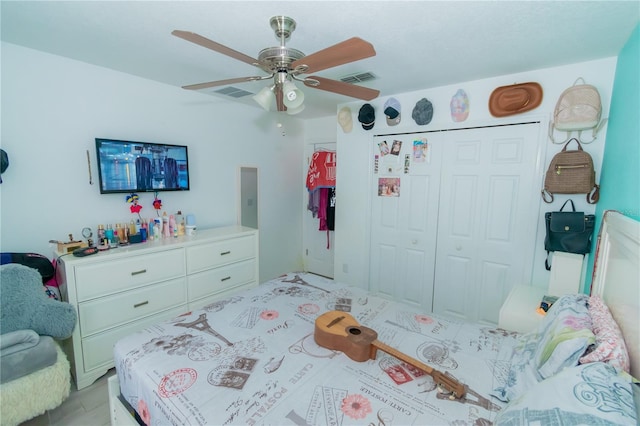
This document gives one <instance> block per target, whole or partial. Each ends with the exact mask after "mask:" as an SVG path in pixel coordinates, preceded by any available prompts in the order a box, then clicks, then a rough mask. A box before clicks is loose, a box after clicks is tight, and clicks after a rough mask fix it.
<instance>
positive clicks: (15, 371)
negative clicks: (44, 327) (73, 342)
mask: <svg viewBox="0 0 640 426" xmlns="http://www.w3.org/2000/svg"><path fill="white" fill-rule="evenodd" d="M34 335H35V337H34ZM0 355H1V362H2V368H1V369H0V383H6V382H9V381H11V380H15V379H18V378H20V377H23V376H26V375H27V374H31V373H33V372H34V371H38V370H40V369H43V368H45V367H49V366H50V365H53V364H55V363H56V361H57V359H58V353H57V352H56V344H55V342H54V340H53V338H52V337H51V336H39V335H38V334H37V333H35V332H34V331H33V330H17V331H14V332H11V333H5V334H2V335H0Z"/></svg>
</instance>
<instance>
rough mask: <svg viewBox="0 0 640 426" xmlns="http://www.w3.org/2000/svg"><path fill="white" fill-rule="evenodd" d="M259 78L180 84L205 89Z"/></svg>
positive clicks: (195, 88)
mask: <svg viewBox="0 0 640 426" xmlns="http://www.w3.org/2000/svg"><path fill="white" fill-rule="evenodd" d="M260 79H261V77H239V78H228V79H226V80H218V81H209V82H208V83H198V84H190V85H188V86H182V88H183V89H187V90H200V89H207V88H209V87H216V86H224V85H226V84H233V83H245V82H247V81H255V80H260Z"/></svg>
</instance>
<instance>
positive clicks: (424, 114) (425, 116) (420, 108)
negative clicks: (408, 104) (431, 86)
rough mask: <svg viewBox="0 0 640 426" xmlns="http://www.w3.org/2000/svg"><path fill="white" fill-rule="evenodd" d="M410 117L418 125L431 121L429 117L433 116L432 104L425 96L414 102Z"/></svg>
mask: <svg viewBox="0 0 640 426" xmlns="http://www.w3.org/2000/svg"><path fill="white" fill-rule="evenodd" d="M411 117H412V118H413V119H414V120H415V122H416V124H417V125H419V126H424V125H425V124H429V123H431V119H432V118H433V105H432V104H431V102H429V100H428V99H427V98H422V99H420V100H419V101H418V102H417V103H416V106H414V107H413V112H412V113H411Z"/></svg>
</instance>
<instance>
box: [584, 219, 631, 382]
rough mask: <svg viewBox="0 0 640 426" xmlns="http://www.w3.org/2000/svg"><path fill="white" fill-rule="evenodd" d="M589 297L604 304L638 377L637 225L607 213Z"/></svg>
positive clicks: (600, 237)
mask: <svg viewBox="0 0 640 426" xmlns="http://www.w3.org/2000/svg"><path fill="white" fill-rule="evenodd" d="M591 289H592V290H591V294H594V295H595V294H597V295H600V296H601V297H602V299H603V300H604V301H605V302H606V304H607V306H608V307H609V310H610V311H611V315H612V316H613V318H614V319H615V320H616V322H617V323H618V325H619V326H620V329H621V331H622V335H623V336H624V341H625V343H626V345H627V350H628V352H629V357H630V359H631V375H632V376H634V377H640V222H638V221H637V220H633V219H631V218H629V217H627V216H624V215H623V214H621V213H619V212H617V211H614V210H607V211H606V212H605V213H604V217H603V219H602V226H601V227H600V233H599V235H598V245H597V249H596V261H595V264H594V273H593V283H592V286H591Z"/></svg>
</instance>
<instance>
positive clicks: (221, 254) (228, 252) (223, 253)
mask: <svg viewBox="0 0 640 426" xmlns="http://www.w3.org/2000/svg"><path fill="white" fill-rule="evenodd" d="M226 254H231V250H228V251H223V252H222V253H220V256H224V255H226Z"/></svg>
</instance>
